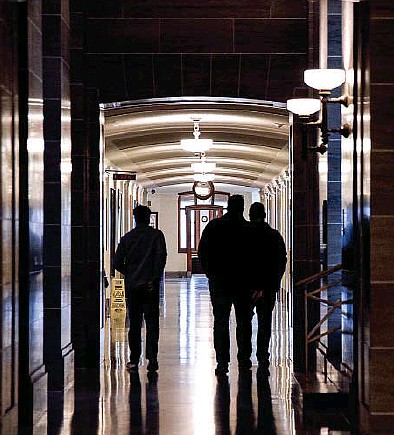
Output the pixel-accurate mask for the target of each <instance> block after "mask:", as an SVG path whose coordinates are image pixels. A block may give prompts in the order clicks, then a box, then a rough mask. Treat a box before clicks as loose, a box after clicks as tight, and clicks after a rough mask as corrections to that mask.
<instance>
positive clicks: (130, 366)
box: [126, 361, 138, 372]
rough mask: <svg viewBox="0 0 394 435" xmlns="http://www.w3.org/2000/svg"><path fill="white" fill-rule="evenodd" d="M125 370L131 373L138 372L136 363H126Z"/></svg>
mask: <svg viewBox="0 0 394 435" xmlns="http://www.w3.org/2000/svg"><path fill="white" fill-rule="evenodd" d="M126 369H127V370H130V371H131V372H138V363H132V362H130V361H129V362H128V363H126Z"/></svg>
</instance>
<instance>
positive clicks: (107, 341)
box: [48, 276, 350, 435]
mask: <svg viewBox="0 0 394 435" xmlns="http://www.w3.org/2000/svg"><path fill="white" fill-rule="evenodd" d="M160 320H161V335H160V348H159V364H160V369H159V372H158V377H157V378H149V377H148V375H147V371H146V362H145V360H143V359H142V360H141V367H140V370H139V373H136V374H130V373H129V372H128V371H127V370H126V369H125V364H126V362H127V360H128V348H127V341H126V337H127V322H126V321H125V316H124V313H122V312H119V313H115V314H114V313H112V315H111V318H110V319H109V320H108V325H107V327H106V331H105V337H104V347H105V349H104V351H105V362H104V365H103V367H102V370H101V373H100V374H98V373H97V374H96V373H90V374H89V373H84V374H83V375H82V376H81V375H79V376H77V379H76V384H75V388H74V389H73V390H70V392H69V397H68V398H67V397H66V398H65V401H64V404H63V406H62V408H64V413H63V415H62V416H59V415H58V417H57V418H58V419H59V421H55V420H56V419H55V420H54V421H49V426H48V433H50V434H55V433H56V434H70V433H72V434H86V435H88V434H89V435H90V434H92V435H93V434H108V435H112V434H113V435H123V434H162V435H191V434H194V435H210V434H223V435H224V434H246V435H247V434H277V435H289V434H346V433H350V432H346V431H339V430H338V428H337V427H330V422H328V423H324V422H323V423H322V419H319V416H317V418H310V419H308V421H309V423H308V425H307V426H305V419H302V418H301V417H300V415H301V414H300V412H301V411H300V406H299V405H298V403H299V402H298V398H297V395H296V394H295V393H294V389H293V377H292V367H291V364H290V360H289V358H288V356H289V355H290V354H291V341H290V338H289V337H290V334H289V332H290V328H289V317H288V315H287V309H286V304H285V303H284V302H283V301H282V302H280V303H278V304H277V307H276V309H275V316H274V322H273V323H274V324H273V340H272V342H273V344H272V349H271V367H270V372H271V376H270V377H269V379H268V378H265V379H261V378H259V377H258V375H257V372H256V369H257V367H256V359H255V356H253V368H252V370H251V371H247V372H246V373H239V372H238V367H237V364H236V357H235V354H236V347H235V345H233V346H232V360H233V362H234V363H233V364H232V365H231V366H230V372H229V375H228V377H227V378H225V379H222V380H220V381H218V380H217V379H216V377H215V375H214V369H215V365H216V364H215V357H214V349H213V339H212V326H213V318H212V313H211V306H210V301H209V293H208V289H207V281H206V279H205V278H203V277H202V276H196V277H193V278H191V279H173V280H167V281H166V283H165V285H164V288H163V291H162V297H161V319H160ZM234 327H235V320H234V317H232V319H231V330H232V331H231V332H232V344H233V343H234V339H235V330H234ZM253 330H254V339H255V332H256V325H255V324H254V328H253ZM54 415H56V413H54ZM328 420H329V421H330V419H328ZM334 426H335V425H334Z"/></svg>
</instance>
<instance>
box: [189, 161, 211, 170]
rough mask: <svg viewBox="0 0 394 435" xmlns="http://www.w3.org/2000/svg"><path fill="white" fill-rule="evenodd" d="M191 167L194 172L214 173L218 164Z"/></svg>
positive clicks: (202, 163)
mask: <svg viewBox="0 0 394 435" xmlns="http://www.w3.org/2000/svg"><path fill="white" fill-rule="evenodd" d="M190 167H191V168H192V169H193V171H194V172H212V171H214V170H215V169H216V163H207V162H199V163H192V164H191V165H190Z"/></svg>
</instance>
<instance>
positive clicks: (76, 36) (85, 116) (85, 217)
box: [70, 1, 104, 368]
mask: <svg viewBox="0 0 394 435" xmlns="http://www.w3.org/2000/svg"><path fill="white" fill-rule="evenodd" d="M85 6H86V5H85V4H84V3H83V2H79V1H71V2H70V23H71V43H70V53H71V54H70V55H71V70H70V71H71V140H72V149H71V160H72V168H73V172H72V177H71V202H72V211H71V286H72V339H73V345H74V349H75V351H76V352H75V365H76V367H78V368H80V367H90V368H93V367H98V366H99V364H100V352H101V348H100V338H101V333H102V328H103V321H104V319H103V315H104V311H103V306H102V304H103V301H104V290H103V279H102V268H103V264H102V263H103V243H102V236H103V235H102V231H103V229H102V227H101V221H100V220H101V213H103V210H104V207H103V204H102V195H101V188H102V178H101V177H102V175H103V171H102V167H101V166H100V165H102V164H103V161H104V160H103V146H102V139H101V138H102V120H101V116H100V110H99V99H98V89H97V88H94V87H91V86H89V84H88V83H87V81H86V80H87V77H88V76H89V74H87V72H86V69H85V68H84V66H85V65H84V57H85V51H86V41H85V12H84V9H85Z"/></svg>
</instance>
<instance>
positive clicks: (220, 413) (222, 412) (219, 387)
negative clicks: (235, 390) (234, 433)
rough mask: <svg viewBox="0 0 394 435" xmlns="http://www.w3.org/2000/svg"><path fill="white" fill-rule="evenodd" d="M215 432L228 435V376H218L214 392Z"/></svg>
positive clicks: (229, 431) (219, 434) (218, 434)
mask: <svg viewBox="0 0 394 435" xmlns="http://www.w3.org/2000/svg"><path fill="white" fill-rule="evenodd" d="M215 428H216V430H215V434H216V435H230V434H231V430H230V385H229V383H228V377H227V376H223V377H219V378H218V382H217V383H216V392H215Z"/></svg>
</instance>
